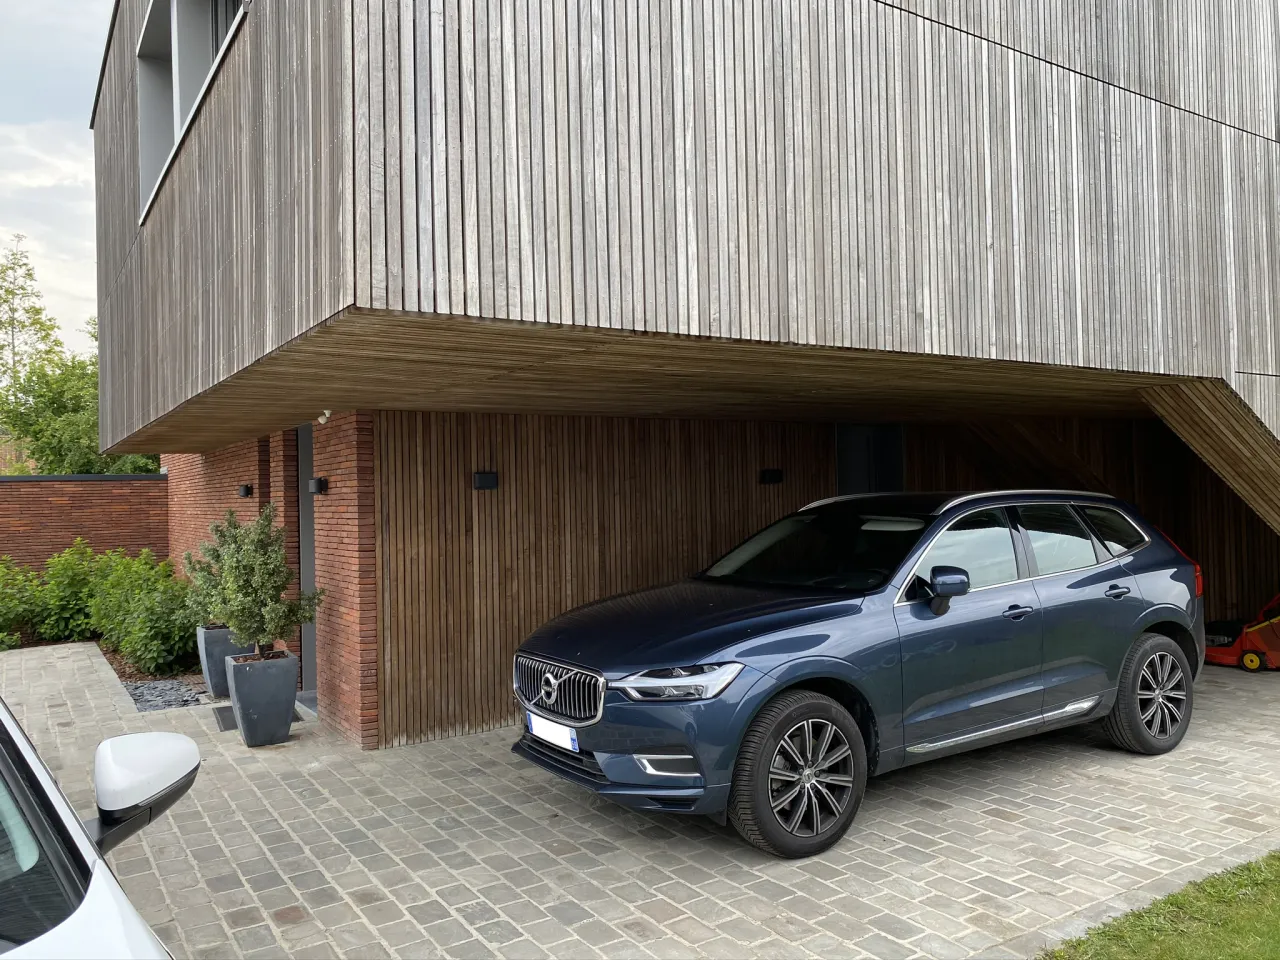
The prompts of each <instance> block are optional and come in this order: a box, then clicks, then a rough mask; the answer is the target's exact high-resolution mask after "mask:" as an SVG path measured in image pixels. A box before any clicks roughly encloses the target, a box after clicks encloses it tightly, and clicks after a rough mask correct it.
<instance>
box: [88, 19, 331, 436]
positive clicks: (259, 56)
mask: <svg viewBox="0 0 1280 960" xmlns="http://www.w3.org/2000/svg"><path fill="white" fill-rule="evenodd" d="M146 6H147V4H146V2H145V0H120V6H119V9H118V11H117V19H116V23H115V28H114V31H113V34H112V42H111V46H110V50H109V52H108V56H107V61H106V66H105V72H104V77H103V85H102V90H101V95H100V99H99V104H98V109H97V113H96V116H95V122H94V131H95V145H96V153H97V183H96V186H97V210H98V214H97V216H98V223H97V239H98V304H99V307H98V309H99V324H100V337H101V343H100V350H101V358H102V360H101V362H102V372H101V390H102V399H103V403H102V420H101V428H100V429H101V437H102V440H103V442H104V444H111V443H114V442H116V441H118V440H120V439H121V438H123V437H125V436H127V435H128V434H130V433H132V432H133V431H135V430H137V429H138V428H139V427H141V426H143V425H145V424H146V423H148V422H150V421H151V420H153V419H155V418H157V417H159V416H161V415H163V414H164V413H166V412H168V411H169V410H171V409H172V408H173V407H175V406H176V405H178V404H179V403H181V402H183V401H185V400H187V399H189V398H190V397H192V396H194V395H195V394H197V393H199V392H200V391H202V390H204V389H206V388H208V387H210V386H213V385H214V384H215V383H217V382H219V381H221V380H223V379H225V378H226V377H228V376H230V375H231V374H233V373H235V372H236V371H237V370H240V369H242V368H243V367H245V366H246V365H248V364H249V363H251V362H253V361H254V360H256V359H258V358H259V357H261V356H262V355H263V354H264V353H266V352H268V351H270V350H272V349H274V348H276V347H278V346H280V345H281V344H283V343H286V342H288V341H289V340H290V339H292V338H293V337H295V336H296V335H297V334H299V333H301V332H303V331H304V330H306V329H307V328H309V327H311V326H312V325H314V324H315V323H317V322H318V321H319V320H322V319H323V318H325V317H327V316H330V315H332V314H333V313H335V312H337V311H338V310H340V309H341V308H342V307H344V306H346V305H349V304H350V303H351V302H352V300H353V299H354V262H353V257H352V254H351V249H352V239H351V237H352V225H351V221H352V212H351V211H352V190H351V183H352V180H353V173H352V160H351V151H350V145H351V142H352V136H351V130H350V128H351V125H352V124H351V119H350V118H351V116H352V110H351V95H352V94H351V87H352V83H351V81H352V71H351V35H350V18H349V16H347V15H346V14H348V13H349V5H348V4H344V3H342V2H341V0H265V2H260V3H254V4H252V5H251V6H250V7H248V8H247V19H246V21H245V23H244V25H243V27H242V29H241V30H240V32H239V33H238V34H237V35H236V37H235V39H234V40H233V42H232V45H231V46H230V48H229V49H228V51H227V55H226V57H225V60H224V62H223V64H222V67H221V70H220V71H219V73H218V74H217V76H216V77H215V79H214V81H213V83H212V85H211V87H210V90H209V94H208V97H207V99H206V100H205V101H204V103H203V105H202V106H201V107H200V110H199V113H198V114H197V115H196V117H195V118H194V120H193V121H192V124H191V129H190V132H189V135H188V136H187V138H186V140H185V142H184V143H183V144H182V146H181V148H180V149H179V151H178V153H177V155H176V157H175V158H174V162H173V166H172V168H171V170H170V171H169V174H168V178H167V180H166V181H165V183H164V185H163V186H162V187H161V189H160V192H159V194H158V195H157V197H156V200H155V203H154V206H153V208H152V209H151V211H150V213H149V215H148V216H147V218H146V220H145V222H143V223H142V224H141V226H139V214H140V212H141V207H142V201H143V200H145V198H142V197H139V187H138V155H137V154H138V151H137V109H138V108H137V103H138V100H137V87H136V83H137V80H136V63H137V61H136V58H135V47H136V44H137V40H138V35H139V32H140V31H141V28H142V22H143V17H144V16H145V12H146Z"/></svg>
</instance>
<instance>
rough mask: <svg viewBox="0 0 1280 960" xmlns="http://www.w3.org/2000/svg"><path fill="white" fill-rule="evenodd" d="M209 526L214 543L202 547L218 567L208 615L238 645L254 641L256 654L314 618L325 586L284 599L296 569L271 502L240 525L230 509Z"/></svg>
mask: <svg viewBox="0 0 1280 960" xmlns="http://www.w3.org/2000/svg"><path fill="white" fill-rule="evenodd" d="M209 529H210V531H211V532H212V533H213V543H212V544H204V545H203V546H202V547H201V552H202V553H203V554H204V558H205V562H206V563H208V564H210V565H211V566H212V567H213V569H215V570H216V573H217V586H216V588H215V589H214V590H213V591H212V592H211V604H210V606H209V608H208V609H207V611H206V616H207V617H211V618H212V619H213V620H216V621H217V622H219V623H225V624H226V625H227V626H228V627H230V628H231V629H232V630H234V631H235V635H236V638H237V641H238V642H239V643H240V644H241V645H242V646H250V645H252V646H254V647H255V648H256V651H257V653H258V655H259V656H262V654H263V653H265V652H266V651H268V650H270V649H271V647H272V646H273V645H274V644H275V642H276V641H277V640H286V639H288V638H289V636H290V635H291V634H292V633H293V631H295V630H297V628H298V627H299V626H301V625H302V624H304V623H310V622H311V621H312V620H314V619H315V615H316V607H317V606H319V604H320V598H321V597H322V596H323V591H317V592H316V593H309V594H303V595H302V596H300V597H297V598H294V599H285V596H284V594H285V591H286V590H287V589H288V588H289V585H290V584H291V583H292V582H293V578H294V576H295V574H294V571H293V570H291V569H290V568H289V564H288V561H287V560H286V559H285V552H284V541H285V532H284V530H283V529H282V528H280V527H277V526H276V525H275V505H274V504H271V503H268V504H267V505H266V506H265V507H263V509H262V512H261V513H260V514H258V516H257V517H256V518H255V519H254V520H253V521H252V522H250V523H243V524H242V523H240V521H239V520H237V519H236V515H235V512H234V511H231V510H228V511H227V515H226V517H225V518H224V519H223V520H222V522H221V523H215V524H213V526H212V527H210V528H209ZM189 568H190V567H189Z"/></svg>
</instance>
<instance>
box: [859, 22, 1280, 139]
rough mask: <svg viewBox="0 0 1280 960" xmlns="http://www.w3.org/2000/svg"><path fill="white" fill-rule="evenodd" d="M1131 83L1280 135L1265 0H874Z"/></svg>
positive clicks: (1278, 76)
mask: <svg viewBox="0 0 1280 960" xmlns="http://www.w3.org/2000/svg"><path fill="white" fill-rule="evenodd" d="M876 2H879V3H886V4H890V5H892V6H896V7H899V8H901V9H903V10H906V11H909V12H912V13H915V14H919V15H920V16H923V17H927V18H929V19H931V20H934V21H937V22H939V23H944V24H947V25H948V26H952V27H955V28H957V29H959V30H964V31H967V32H970V33H973V34H976V35H977V36H980V37H983V38H986V39H989V40H991V41H994V42H995V43H999V44H1001V45H1003V46H1007V47H1011V48H1013V49H1015V50H1020V51H1022V52H1024V53H1027V54H1029V55H1031V56H1034V57H1038V58H1040V59H1042V60H1046V61H1048V62H1050V63H1053V64H1056V65H1058V66H1061V67H1065V68H1067V69H1070V70H1074V71H1076V72H1078V73H1081V74H1084V75H1085V76H1089V77H1096V78H1098V79H1100V80H1103V81H1105V82H1107V83H1110V84H1114V85H1116V86H1119V87H1123V88H1125V89H1128V90H1132V91H1133V92H1135V93H1139V94H1142V95H1143V96H1146V97H1150V98H1152V99H1154V100H1160V101H1163V102H1165V103H1168V104H1170V105H1172V106H1176V107H1181V108H1183V109H1185V110H1188V111H1191V112H1192V113H1197V114H1201V115H1203V116H1206V117H1211V118H1213V119H1215V120H1218V121H1220V122H1222V123H1227V124H1231V125H1233V126H1236V127H1239V128H1241V129H1244V130H1248V131H1251V132H1253V133H1257V134H1261V135H1263V136H1265V137H1269V138H1271V139H1273V140H1274V139H1276V138H1277V137H1280V126H1278V124H1280V112H1278V108H1280V102H1278V101H1277V95H1278V94H1280V8H1278V7H1277V5H1276V4H1275V3H1274V2H1272V0H1073V2H1062V0H1055V2H1028V0H980V2H963V3H957V2H954V0H876Z"/></svg>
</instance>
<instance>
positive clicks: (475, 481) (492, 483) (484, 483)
mask: <svg viewBox="0 0 1280 960" xmlns="http://www.w3.org/2000/svg"><path fill="white" fill-rule="evenodd" d="M471 489H472V490H497V489H498V471H497V470H477V471H476V472H475V473H473V474H472V475H471Z"/></svg>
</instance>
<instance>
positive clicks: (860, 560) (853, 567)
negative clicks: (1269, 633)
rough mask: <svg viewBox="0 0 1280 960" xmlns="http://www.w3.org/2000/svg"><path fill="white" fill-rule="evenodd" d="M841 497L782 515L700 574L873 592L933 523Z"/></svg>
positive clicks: (711, 577)
mask: <svg viewBox="0 0 1280 960" xmlns="http://www.w3.org/2000/svg"><path fill="white" fill-rule="evenodd" d="M932 519H933V518H932V517H929V516H927V515H922V514H901V513H894V514H882V513H879V512H877V511H876V510H875V507H874V503H870V504H869V503H867V502H866V501H860V500H842V501H835V502H833V503H826V504H821V505H819V506H816V507H811V508H809V509H807V510H801V511H800V512H799V513H793V514H792V515H791V516H789V517H783V518H782V519H781V520H779V521H778V522H777V523H774V524H771V525H770V526H768V527H766V528H765V529H763V530H761V531H760V532H759V533H757V534H756V535H755V536H753V537H751V538H750V539H749V540H747V541H746V542H745V543H743V544H741V545H740V546H738V547H735V548H734V549H733V550H731V551H730V552H729V553H728V554H726V555H725V556H724V557H723V558H721V559H720V560H718V561H717V562H716V563H714V564H713V565H712V566H711V567H709V568H708V569H707V570H706V571H704V572H703V573H702V575H701V576H702V577H703V578H704V579H708V580H721V581H725V582H729V583H746V584H756V585H764V586H777V587H816V588H820V589H826V588H829V589H833V590H851V591H862V590H873V589H876V588H877V587H881V586H883V585H884V584H885V583H887V582H888V580H889V578H890V577H892V576H893V574H894V571H896V570H897V569H898V567H899V566H901V564H902V561H903V560H905V559H906V557H907V555H908V554H909V553H910V552H911V549H912V548H913V547H914V546H915V545H916V544H917V543H919V542H920V537H921V535H922V534H923V533H924V531H925V529H926V528H927V527H928V526H929V524H930V523H931V522H932Z"/></svg>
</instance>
